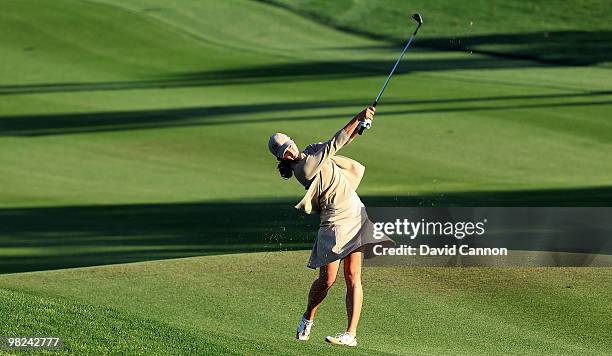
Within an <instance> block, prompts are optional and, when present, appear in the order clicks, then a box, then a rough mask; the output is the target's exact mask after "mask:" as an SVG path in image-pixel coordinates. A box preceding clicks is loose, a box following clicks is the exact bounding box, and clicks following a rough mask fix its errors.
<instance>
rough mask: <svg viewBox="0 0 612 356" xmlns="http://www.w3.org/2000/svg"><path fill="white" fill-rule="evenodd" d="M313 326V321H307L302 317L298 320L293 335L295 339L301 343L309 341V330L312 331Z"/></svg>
mask: <svg viewBox="0 0 612 356" xmlns="http://www.w3.org/2000/svg"><path fill="white" fill-rule="evenodd" d="M313 325H314V321H312V320H308V319H306V318H304V316H303V315H302V319H301V320H300V323H299V324H298V327H297V331H296V333H295V338H296V339H298V340H302V341H308V340H309V339H310V329H312V326H313Z"/></svg>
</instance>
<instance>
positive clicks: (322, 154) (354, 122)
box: [304, 107, 376, 180]
mask: <svg viewBox="0 0 612 356" xmlns="http://www.w3.org/2000/svg"><path fill="white" fill-rule="evenodd" d="M375 111H376V109H375V108H373V107H369V108H366V109H364V110H363V111H361V112H360V113H359V114H357V115H355V117H353V118H352V119H351V121H349V122H348V124H346V125H345V126H344V127H343V128H342V129H340V130H339V131H338V132H336V134H335V135H334V137H332V138H331V139H330V140H329V141H327V142H323V143H319V144H314V145H310V146H308V148H307V149H306V150H305V152H306V153H307V156H306V162H305V163H304V173H305V175H306V179H308V180H310V179H312V178H314V176H315V175H316V174H317V173H318V172H319V170H320V169H321V166H322V165H323V164H325V162H327V160H328V159H329V158H330V157H332V156H333V155H335V154H336V152H338V150H340V149H341V148H342V147H343V146H345V145H346V144H348V143H349V142H351V141H352V140H353V138H354V137H355V136H356V135H357V133H358V132H357V131H358V127H359V122H360V121H363V120H364V119H365V118H369V119H373V118H374V112H375Z"/></svg>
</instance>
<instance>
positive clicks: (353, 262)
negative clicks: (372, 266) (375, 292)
mask: <svg viewBox="0 0 612 356" xmlns="http://www.w3.org/2000/svg"><path fill="white" fill-rule="evenodd" d="M362 256H363V253H362V251H361V249H357V250H355V251H353V252H351V254H349V255H348V256H346V258H344V279H345V281H346V316H347V318H348V326H347V328H346V331H348V332H350V333H351V334H353V336H357V324H358V323H359V317H360V316H361V306H362V304H363V287H362V285H361V258H362Z"/></svg>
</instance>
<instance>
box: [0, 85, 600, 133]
mask: <svg viewBox="0 0 612 356" xmlns="http://www.w3.org/2000/svg"><path fill="white" fill-rule="evenodd" d="M610 95H612V91H593V92H582V93H563V94H541V95H516V96H487V97H475V98H454V99H429V100H388V101H385V106H387V107H391V108H392V107H393V106H400V105H427V104H429V105H436V104H440V106H439V107H436V106H434V107H430V108H420V109H408V110H406V109H400V110H393V109H391V110H389V109H387V110H385V112H384V113H380V115H398V114H402V115H408V114H427V113H446V112H448V113H452V112H470V111H474V112H476V111H490V110H511V109H537V108H558V107H571V106H598V105H610V104H612V100H603V99H610ZM547 99H550V100H551V102H534V103H532V102H531V100H547ZM564 99H596V100H589V101H575V102H573V101H570V102H566V101H565V100H564ZM491 101H495V102H496V103H495V104H494V105H491V104H487V103H488V102H491ZM368 102H369V101H368V100H367V99H361V100H358V99H354V100H340V101H306V102H287V103H260V104H242V105H226V106H203V107H190V108H178V109H164V110H135V111H115V112H93V113H74V114H72V113H70V114H43V115H19V116H4V117H0V136H45V135H63V134H78V133H90V132H102V131H122V130H138V129H154V128H163V127H188V126H206V125H239V124H248V123H267V122H278V121H287V120H291V121H298V120H326V119H338V118H349V117H352V116H353V115H354V114H355V113H356V112H357V111H358V110H360V109H361V108H362V107H363V106H365V105H366V104H367V103H368ZM444 104H457V106H453V107H447V106H442V105H444ZM464 104H474V105H464ZM337 108H347V110H346V112H344V113H334V114H308V112H307V110H313V109H337ZM296 111H297V115H296V113H295V112H296ZM300 111H305V112H304V113H300ZM286 112H289V113H288V114H287V113H286ZM260 113H268V114H269V117H267V118H249V117H248V115H252V114H260ZM275 116H276V117H275Z"/></svg>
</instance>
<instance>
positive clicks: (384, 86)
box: [372, 24, 421, 107]
mask: <svg viewBox="0 0 612 356" xmlns="http://www.w3.org/2000/svg"><path fill="white" fill-rule="evenodd" d="M419 27H421V25H420V24H419V25H418V26H417V28H416V30H414V33H413V34H412V36H410V39H409V40H408V43H406V46H404V49H403V50H402V53H400V55H399V58H398V59H397V61H395V65H393V69H391V73H389V75H388V76H387V79H385V82H384V83H383V86H382V88H380V92H378V95H377V96H376V99H375V100H374V103H373V104H372V106H374V107H376V104H378V100H380V97H381V96H382V95H383V93H384V92H385V89H386V88H387V84H389V80H390V79H391V77H392V76H393V73H395V69H397V66H398V65H399V63H400V61H401V60H402V58H404V54H405V53H406V51H407V50H408V47H410V44H411V43H412V41H413V40H414V36H416V34H417V31H418V30H419Z"/></svg>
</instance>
